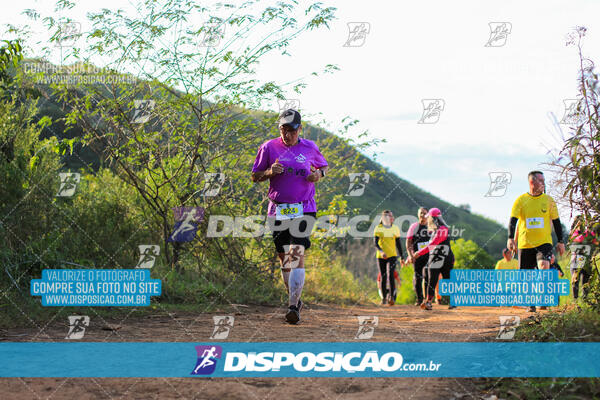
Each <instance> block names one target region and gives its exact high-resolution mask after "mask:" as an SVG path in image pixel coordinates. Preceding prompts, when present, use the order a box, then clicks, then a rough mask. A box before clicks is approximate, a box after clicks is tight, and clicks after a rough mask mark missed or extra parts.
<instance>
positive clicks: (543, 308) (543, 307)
mask: <svg viewBox="0 0 600 400" xmlns="http://www.w3.org/2000/svg"><path fill="white" fill-rule="evenodd" d="M547 309H548V307H546V306H540V311H541V310H547Z"/></svg>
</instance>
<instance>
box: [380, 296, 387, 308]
mask: <svg viewBox="0 0 600 400" xmlns="http://www.w3.org/2000/svg"><path fill="white" fill-rule="evenodd" d="M386 303H387V301H385V297H384V298H383V299H381V305H382V306H384V305H385V304H386Z"/></svg>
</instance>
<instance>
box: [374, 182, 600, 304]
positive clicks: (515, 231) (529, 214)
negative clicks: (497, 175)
mask: <svg viewBox="0 0 600 400" xmlns="http://www.w3.org/2000/svg"><path fill="white" fill-rule="evenodd" d="M528 182H529V191H528V192H527V193H524V194H522V195H521V196H519V197H518V198H517V199H516V201H515V202H514V204H513V207H512V210H511V216H510V221H509V225H508V240H507V247H506V248H504V249H503V251H502V259H500V260H499V261H498V262H497V263H496V267H495V268H496V269H535V268H538V269H556V270H557V271H558V274H559V276H560V277H564V272H563V270H562V268H561V267H560V265H559V263H558V257H556V255H555V254H554V251H553V245H552V227H554V232H555V234H556V237H557V245H556V249H557V250H558V253H559V254H560V255H561V256H562V255H563V254H564V252H565V245H564V236H563V230H562V224H561V221H560V218H559V216H558V208H557V206H556V203H555V201H554V199H552V197H551V196H549V195H547V194H546V186H545V180H544V174H543V173H542V172H541V171H532V172H530V173H529V174H528ZM418 218H419V220H418V221H417V222H415V223H414V224H412V225H411V226H410V228H409V230H408V232H407V238H406V249H407V252H408V258H407V259H406V260H405V261H403V260H401V261H400V265H401V266H404V265H407V264H409V263H412V264H413V268H414V277H413V289H414V292H415V296H416V300H417V301H416V303H415V305H419V306H420V307H421V308H423V309H425V310H431V309H432V303H433V302H434V300H436V301H437V302H438V303H440V304H441V302H442V301H441V300H442V296H440V295H439V294H438V293H437V285H438V282H439V279H440V277H441V278H444V279H447V278H449V276H450V270H451V269H452V268H453V266H454V256H453V254H452V249H451V248H450V244H449V238H448V227H447V224H446V223H445V221H444V220H443V218H442V216H441V212H440V210H439V209H437V208H432V209H431V210H429V212H428V210H427V209H425V208H424V207H420V208H419V210H418ZM392 223H393V215H392V213H391V211H389V210H386V211H384V212H383V214H382V216H381V222H380V224H379V226H378V227H377V228H376V229H375V246H376V247H377V253H376V257H377V263H378V266H379V275H378V278H377V282H378V287H379V295H380V297H381V299H382V301H381V303H382V304H389V305H394V303H395V300H396V296H397V293H398V286H399V283H400V280H399V278H398V272H397V271H396V269H395V267H396V265H397V261H396V258H397V255H398V254H399V255H400V257H402V249H401V247H400V239H399V238H400V232H399V229H398V228H397V227H393V226H391V224H392ZM386 235H387V237H386ZM391 237H393V239H392V238H391ZM569 240H570V243H571V244H575V245H577V244H579V245H580V246H579V248H580V249H581V251H578V250H577V249H578V247H577V246H572V247H573V248H574V249H575V250H572V251H571V260H570V272H571V292H572V294H573V298H574V299H577V298H578V297H579V286H580V285H582V286H583V289H582V292H583V293H582V294H583V295H584V296H585V295H586V291H587V286H586V284H587V283H588V282H589V280H590V277H591V274H592V271H593V270H594V268H593V266H594V259H595V255H596V252H597V248H598V245H599V244H600V241H599V240H598V236H597V232H594V231H593V230H591V229H589V228H587V227H586V224H585V221H584V218H583V217H582V216H578V217H576V218H575V220H574V222H573V225H572V227H571V233H570V235H569ZM394 243H395V246H394ZM440 247H441V249H440ZM388 249H389V250H388ZM427 253H429V257H422V256H423V255H424V254H427ZM515 253H517V255H518V259H516V258H515ZM386 255H387V256H391V257H388V258H386ZM440 260H442V261H440ZM477 267H478V268H487V266H477ZM392 277H393V278H392ZM390 278H391V279H390ZM449 308H450V309H452V308H455V307H454V306H449ZM540 309H542V310H543V309H546V307H544V306H541V307H540ZM529 310H530V311H532V312H535V311H537V310H536V307H535V306H533V305H532V306H530V307H529Z"/></svg>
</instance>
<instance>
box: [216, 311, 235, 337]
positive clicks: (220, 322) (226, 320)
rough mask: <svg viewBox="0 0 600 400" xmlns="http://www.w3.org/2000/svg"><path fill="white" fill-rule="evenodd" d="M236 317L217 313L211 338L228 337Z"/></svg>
mask: <svg viewBox="0 0 600 400" xmlns="http://www.w3.org/2000/svg"><path fill="white" fill-rule="evenodd" d="M234 321H235V319H234V318H233V316H232V315H215V316H213V322H214V323H215V329H214V330H213V333H212V335H210V338H211V339H217V340H222V339H227V337H228V336H229V332H230V331H231V329H233V322H234Z"/></svg>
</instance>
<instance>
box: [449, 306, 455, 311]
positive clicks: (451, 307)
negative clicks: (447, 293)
mask: <svg viewBox="0 0 600 400" xmlns="http://www.w3.org/2000/svg"><path fill="white" fill-rule="evenodd" d="M455 308H456V306H448V310H454V309H455Z"/></svg>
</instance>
